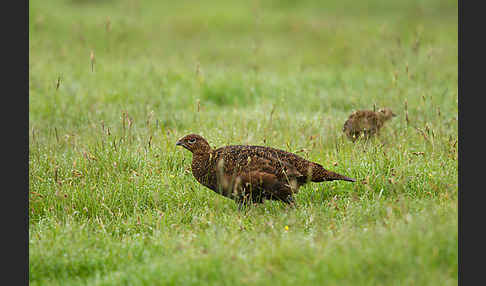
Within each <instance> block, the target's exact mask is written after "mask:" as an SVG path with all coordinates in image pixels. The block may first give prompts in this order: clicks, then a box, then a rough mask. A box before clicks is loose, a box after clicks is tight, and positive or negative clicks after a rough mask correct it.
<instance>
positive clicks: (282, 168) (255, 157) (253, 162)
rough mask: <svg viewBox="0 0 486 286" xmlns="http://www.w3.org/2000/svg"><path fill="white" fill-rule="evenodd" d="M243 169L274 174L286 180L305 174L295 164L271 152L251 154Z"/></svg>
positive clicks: (244, 170)
mask: <svg viewBox="0 0 486 286" xmlns="http://www.w3.org/2000/svg"><path fill="white" fill-rule="evenodd" d="M241 171H243V172H262V173H267V174H273V175H275V176H276V178H278V179H280V180H282V179H283V180H286V181H289V180H291V179H295V178H299V177H302V176H303V175H302V174H301V173H300V172H299V171H298V170H297V168H296V167H295V166H293V165H291V164H289V163H288V162H286V161H284V160H281V159H279V158H277V157H276V156H274V155H273V154H271V153H270V152H265V153H262V152H258V153H254V154H251V155H250V156H248V157H247V164H246V165H244V167H243V168H242V169H241Z"/></svg>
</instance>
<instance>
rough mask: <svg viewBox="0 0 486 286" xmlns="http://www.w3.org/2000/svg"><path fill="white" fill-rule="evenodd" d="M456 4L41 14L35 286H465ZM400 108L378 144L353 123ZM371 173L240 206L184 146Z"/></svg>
mask: <svg viewBox="0 0 486 286" xmlns="http://www.w3.org/2000/svg"><path fill="white" fill-rule="evenodd" d="M457 12H458V10H457V1H439V0H430V1H405V0H403V1H383V0H371V1H351V0H341V1H310V0H307V1H289V0H286V1H187V0H179V1H155V0H154V1H139V0H119V1H115V0H112V1H108V0H106V1H101V0H100V1H94V0H91V1H88V0H85V1H82V0H77V1H75V0H70V1H69V0H63V1H61V0H52V1H40V0H32V1H29V92H30V94H29V281H30V284H31V285H457V282H458V217H457V216H458V212H457V202H458V195H457V189H458V179H457V176H458V167H457V150H458V148H457V139H458V129H457V128H458V127H457V115H458V103H457V95H458V63H457V61H458V59H457V52H458V25H457ZM374 105H375V106H376V107H377V108H379V107H383V106H387V107H390V108H392V109H393V110H394V112H395V113H397V114H398V116H397V117H395V118H393V119H392V121H390V122H387V123H388V124H386V125H385V128H384V129H383V130H382V133H381V134H380V136H379V137H377V138H374V139H373V140H371V141H368V142H358V143H355V144H353V143H351V142H350V141H348V140H347V139H346V138H345V137H344V134H343V133H342V132H341V130H342V126H343V124H344V121H345V120H346V118H347V116H348V115H349V114H350V113H351V112H352V111H353V110H356V109H363V108H365V109H372V108H373V106H374ZM188 133H199V134H201V135H203V136H205V137H206V138H207V139H208V141H209V142H210V144H211V145H212V146H214V147H220V146H223V145H227V144H252V145H267V146H272V147H276V148H280V149H284V150H288V151H292V152H298V154H300V155H302V156H304V157H305V158H308V159H311V160H313V161H315V162H319V163H321V164H322V165H323V166H324V167H326V168H328V169H330V170H333V171H336V172H338V173H341V174H345V175H347V176H350V177H353V178H356V179H357V182H356V183H348V182H340V181H337V182H327V183H319V184H308V185H306V186H304V187H302V188H301V190H300V192H299V194H298V195H297V196H296V203H297V205H298V206H297V207H296V208H288V207H287V206H286V205H284V204H282V203H279V202H265V203H264V204H263V205H260V206H255V207H249V208H246V209H242V210H239V209H238V208H237V205H236V204H235V203H234V202H233V201H231V200H229V199H227V198H224V197H222V196H219V195H217V194H215V193H214V192H212V191H210V190H208V189H206V188H204V187H203V186H201V185H200V184H198V183H197V182H196V180H195V179H194V178H193V176H192V174H191V172H190V162H191V154H190V153H189V152H187V151H186V150H184V149H182V148H176V146H175V142H176V141H177V139H179V138H180V137H181V136H183V135H185V134H188Z"/></svg>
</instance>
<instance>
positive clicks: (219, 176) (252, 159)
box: [176, 134, 356, 205]
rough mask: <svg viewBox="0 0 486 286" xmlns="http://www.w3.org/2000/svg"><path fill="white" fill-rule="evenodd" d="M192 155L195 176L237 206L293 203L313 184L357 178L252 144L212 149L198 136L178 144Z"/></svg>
mask: <svg viewBox="0 0 486 286" xmlns="http://www.w3.org/2000/svg"><path fill="white" fill-rule="evenodd" d="M176 145H178V146H182V147H184V148H186V149H187V150H189V151H191V152H192V164H191V168H192V174H193V175H194V177H195V178H196V180H197V181H198V182H199V183H201V184H202V185H204V186H206V187H207V188H209V189H211V190H213V191H215V192H216V193H218V194H220V195H223V196H225V197H228V198H231V199H233V200H235V201H236V202H237V203H239V204H240V205H241V204H248V203H263V201H264V200H265V199H270V200H278V201H282V202H285V203H287V204H293V203H294V199H293V194H295V193H297V192H298V189H299V187H300V186H302V185H304V184H306V183H308V182H309V181H310V182H323V181H333V180H343V181H348V182H355V181H356V180H355V179H352V178H348V177H346V176H343V175H340V174H337V173H334V172H332V171H328V170H326V169H324V168H323V167H322V166H321V165H319V164H317V163H314V162H310V161H308V160H305V159H304V158H302V157H300V156H298V155H295V154H293V153H290V152H286V151H283V150H279V149H275V148H271V147H264V146H249V145H232V146H225V147H221V148H218V149H212V148H211V147H210V146H209V144H208V142H207V141H206V140H205V139H204V138H203V137H201V136H200V135H197V134H189V135H186V136H184V137H182V138H181V139H180V140H179V141H177V143H176Z"/></svg>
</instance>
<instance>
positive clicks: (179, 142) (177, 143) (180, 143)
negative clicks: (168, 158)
mask: <svg viewBox="0 0 486 286" xmlns="http://www.w3.org/2000/svg"><path fill="white" fill-rule="evenodd" d="M176 146H182V147H184V143H182V142H181V141H177V142H176Z"/></svg>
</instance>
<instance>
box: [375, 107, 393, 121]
mask: <svg viewBox="0 0 486 286" xmlns="http://www.w3.org/2000/svg"><path fill="white" fill-rule="evenodd" d="M378 112H379V113H380V114H381V115H382V116H383V118H384V119H390V118H392V117H395V116H397V115H396V114H395V113H393V111H392V110H391V109H390V108H388V107H385V108H383V109H380V110H378Z"/></svg>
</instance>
